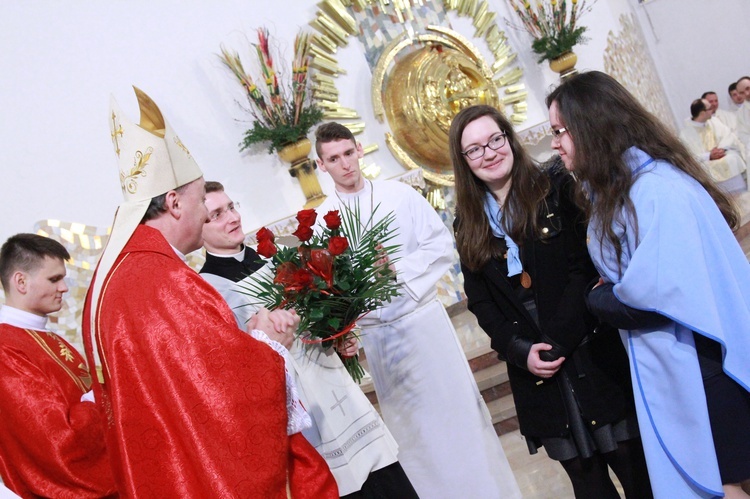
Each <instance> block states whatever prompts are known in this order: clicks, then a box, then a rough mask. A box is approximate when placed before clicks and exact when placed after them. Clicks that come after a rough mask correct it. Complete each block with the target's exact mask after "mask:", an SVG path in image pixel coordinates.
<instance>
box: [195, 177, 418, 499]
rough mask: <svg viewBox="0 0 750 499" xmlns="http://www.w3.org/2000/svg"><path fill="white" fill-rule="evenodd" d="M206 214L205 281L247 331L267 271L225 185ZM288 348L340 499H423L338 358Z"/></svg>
mask: <svg viewBox="0 0 750 499" xmlns="http://www.w3.org/2000/svg"><path fill="white" fill-rule="evenodd" d="M206 208H207V209H208V223H206V224H205V225H204V226H203V245H204V247H205V248H206V263H205V265H204V266H203V268H202V269H201V271H200V274H201V277H203V278H204V279H205V280H206V281H208V282H209V283H210V284H211V285H212V286H213V287H215V288H216V290H217V291H218V292H219V293H221V295H222V296H223V297H224V299H225V300H226V301H227V303H229V306H230V307H231V308H232V312H233V313H234V316H235V318H236V319H237V324H238V325H239V326H240V328H241V329H244V328H245V325H246V324H247V322H248V321H249V320H250V317H251V316H252V315H253V314H254V313H255V312H256V310H257V307H256V305H255V304H254V299H253V297H252V296H251V294H250V290H251V288H252V282H253V280H254V279H256V278H257V276H259V275H262V274H264V273H265V272H268V268H267V267H266V266H265V262H264V261H263V259H262V258H261V257H260V256H259V255H258V253H256V252H255V251H254V250H253V249H252V248H250V247H248V246H245V245H244V241H245V233H244V231H243V229H242V217H241V216H240V214H239V212H238V211H237V209H236V207H235V204H234V202H233V201H232V200H231V198H230V197H229V196H228V195H227V193H226V192H225V191H224V186H223V185H222V184H221V183H219V182H206ZM274 313H275V312H271V315H272V316H273V314H274ZM285 346H286V347H290V346H291V348H289V354H290V355H289V357H288V362H289V363H290V365H291V370H293V371H294V378H295V382H296V385H297V390H298V393H299V396H300V399H301V400H302V404H303V405H304V406H305V409H306V410H307V412H308V413H309V414H310V417H311V419H312V427H311V428H308V429H306V430H303V431H302V433H303V435H304V436H305V438H307V440H308V441H309V442H310V443H311V444H312V445H313V447H315V449H316V450H317V451H318V452H319V453H320V454H321V455H322V456H323V458H324V459H325V460H326V463H327V464H328V466H329V467H330V468H331V473H333V476H334V478H335V479H336V484H337V485H338V488H339V494H341V497H343V498H349V497H351V498H357V499H379V498H384V497H398V498H399V499H412V498H416V497H417V493H416V492H415V491H414V488H413V487H412V485H411V484H410V483H409V479H408V478H407V477H406V474H405V473H404V470H403V468H402V467H401V466H400V465H399V463H398V458H397V453H398V446H397V445H396V442H395V440H394V439H393V437H392V436H391V434H390V432H389V431H388V429H387V428H386V427H385V423H383V420H382V419H381V418H380V416H379V415H378V413H377V411H376V410H375V408H374V407H373V406H372V404H371V403H370V401H369V400H367V397H366V396H365V394H364V393H362V390H360V388H359V386H357V385H356V384H355V383H354V381H353V380H352V378H351V376H350V375H349V373H348V372H347V371H346V368H345V367H344V364H343V363H342V362H341V360H340V359H339V357H338V355H337V354H336V352H335V351H334V350H333V349H332V348H323V347H322V346H321V345H320V344H314V345H304V344H302V342H301V341H300V340H299V339H297V340H295V341H294V343H292V344H291V345H285Z"/></svg>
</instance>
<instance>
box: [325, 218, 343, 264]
mask: <svg viewBox="0 0 750 499" xmlns="http://www.w3.org/2000/svg"><path fill="white" fill-rule="evenodd" d="M323 220H325V222H326V226H327V227H328V228H329V229H331V230H336V229H338V228H339V227H341V216H340V215H339V212H338V210H333V211H329V212H328V213H326V215H325V216H324V217H323ZM337 254H338V253H337Z"/></svg>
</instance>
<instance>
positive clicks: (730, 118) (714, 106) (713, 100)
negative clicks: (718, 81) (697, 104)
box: [701, 83, 737, 134]
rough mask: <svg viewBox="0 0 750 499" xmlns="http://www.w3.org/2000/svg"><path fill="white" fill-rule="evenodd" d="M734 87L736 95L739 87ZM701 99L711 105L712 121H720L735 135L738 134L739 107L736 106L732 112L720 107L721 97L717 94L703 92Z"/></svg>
mask: <svg viewBox="0 0 750 499" xmlns="http://www.w3.org/2000/svg"><path fill="white" fill-rule="evenodd" d="M732 85H735V93H736V87H737V85H736V84H735V83H733V84H732ZM730 96H731V90H730ZM701 99H705V100H706V101H708V103H709V104H710V106H711V107H710V109H709V111H710V112H711V119H714V120H719V121H721V122H722V123H723V124H724V125H726V127H727V128H729V129H730V130H731V131H732V132H733V133H735V134H736V133H737V107H736V106H735V109H732V110H726V109H722V108H720V107H719V96H718V95H716V92H710V91H709V92H703V95H701Z"/></svg>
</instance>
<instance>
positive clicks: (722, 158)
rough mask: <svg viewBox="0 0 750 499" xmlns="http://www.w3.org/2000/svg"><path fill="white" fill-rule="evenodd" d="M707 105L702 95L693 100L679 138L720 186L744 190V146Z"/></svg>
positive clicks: (735, 191)
mask: <svg viewBox="0 0 750 499" xmlns="http://www.w3.org/2000/svg"><path fill="white" fill-rule="evenodd" d="M711 109H712V107H711V105H710V103H709V102H708V101H707V100H706V99H696V100H694V101H693V103H692V104H691V105H690V114H691V115H692V118H690V119H687V120H685V126H684V127H683V128H682V130H681V131H680V139H681V140H682V142H684V143H685V145H686V146H687V147H688V149H690V152H692V153H693V155H694V156H695V157H696V158H697V159H698V160H700V162H701V163H702V164H703V167H704V168H705V169H706V171H708V174H709V175H711V178H712V179H713V180H714V182H716V183H717V184H718V186H719V187H720V188H722V189H723V190H724V191H726V192H729V193H737V192H742V191H746V190H747V183H746V181H745V179H744V178H743V173H744V172H745V170H747V166H746V164H745V160H744V158H743V149H744V148H743V146H742V144H741V143H740V141H739V140H738V139H737V137H736V136H735V134H734V133H732V131H731V130H730V129H729V128H727V126H726V125H724V124H723V123H722V122H721V121H719V120H717V119H716V118H711Z"/></svg>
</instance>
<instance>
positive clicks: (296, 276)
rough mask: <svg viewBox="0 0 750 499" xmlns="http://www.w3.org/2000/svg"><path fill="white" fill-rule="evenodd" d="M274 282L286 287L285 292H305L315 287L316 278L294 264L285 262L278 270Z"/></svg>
mask: <svg viewBox="0 0 750 499" xmlns="http://www.w3.org/2000/svg"><path fill="white" fill-rule="evenodd" d="M273 282H274V283H275V284H281V285H282V286H284V291H285V292H290V291H303V290H305V289H311V288H313V287H314V286H315V278H314V277H313V275H312V274H311V273H310V272H308V271H307V270H305V269H301V268H299V267H297V266H296V265H295V264H293V263H292V262H284V263H282V264H281V265H279V267H278V268H277V269H276V277H274V279H273Z"/></svg>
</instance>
